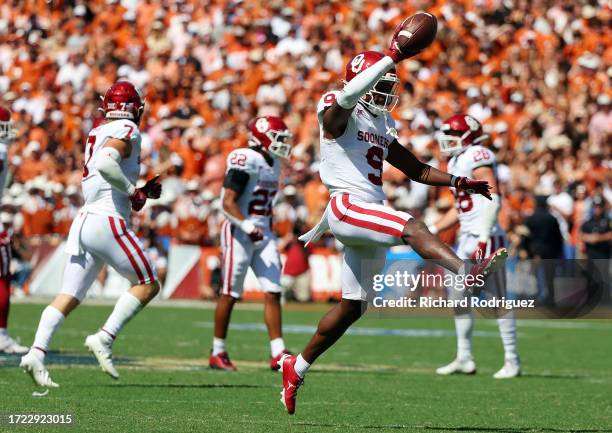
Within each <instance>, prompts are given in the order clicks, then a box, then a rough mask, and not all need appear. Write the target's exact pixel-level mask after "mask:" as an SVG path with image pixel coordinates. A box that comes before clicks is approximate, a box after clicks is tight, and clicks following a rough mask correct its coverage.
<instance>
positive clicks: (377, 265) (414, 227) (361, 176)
mask: <svg viewBox="0 0 612 433" xmlns="http://www.w3.org/2000/svg"><path fill="white" fill-rule="evenodd" d="M427 15H428V14H427ZM429 17H431V16H430V15H429ZM402 33H406V32H402V31H401V25H400V27H398V29H397V30H396V32H395V35H394V36H393V40H392V41H391V46H390V48H389V51H388V52H387V55H385V54H383V53H380V52H376V51H366V52H362V53H359V54H357V55H356V56H354V57H353V58H352V59H351V60H350V61H349V63H348V64H347V65H346V74H345V83H344V87H343V89H342V90H340V91H332V92H328V93H326V94H324V95H323V96H322V97H321V100H320V101H319V104H318V107H317V114H318V120H319V125H320V141H321V166H320V174H321V180H322V181H323V183H324V184H325V186H326V187H327V188H328V190H329V191H330V194H331V199H330V202H329V204H328V205H327V208H326V210H325V213H324V215H323V218H322V219H321V221H320V222H319V224H318V225H317V226H315V227H314V228H313V229H312V230H311V231H309V232H308V233H306V234H305V235H303V236H302V237H301V238H300V239H302V240H304V241H307V242H311V241H314V240H316V239H318V238H319V237H320V236H321V235H322V233H324V232H325V231H327V230H331V232H332V233H333V235H334V236H335V237H336V239H337V240H339V241H340V242H341V243H342V244H344V256H343V263H342V274H341V284H342V299H341V301H340V303H338V304H337V305H336V306H334V307H333V308H332V309H331V310H330V311H329V312H328V313H327V314H326V315H325V316H324V317H323V319H321V321H320V322H319V325H318V328H317V331H316V332H315V334H314V335H313V337H312V338H311V340H310V342H309V343H308V344H307V345H306V347H305V348H304V350H303V351H302V353H300V354H299V355H298V356H291V355H285V356H283V358H282V359H281V369H282V372H283V390H282V392H281V401H282V403H283V404H284V405H285V407H286V409H287V411H288V412H289V413H290V414H292V413H294V411H295V404H296V396H297V391H298V388H299V387H300V385H301V384H302V380H303V377H304V374H305V373H306V371H307V370H308V368H309V367H310V365H311V364H312V363H313V362H314V361H315V360H316V359H317V358H318V357H319V356H320V355H321V354H322V353H324V352H325V351H326V350H327V349H328V348H329V347H331V346H332V345H333V344H334V343H335V342H336V341H337V340H338V339H339V338H340V337H341V336H342V335H343V334H344V332H345V331H346V330H347V328H348V327H349V326H350V325H351V324H352V323H353V322H355V321H356V320H357V319H358V318H359V317H361V315H362V314H363V313H364V312H365V309H366V299H367V296H368V292H370V291H371V287H372V278H373V275H374V274H377V273H380V272H382V269H383V265H384V258H385V254H386V250H387V248H388V247H390V246H393V245H402V244H409V245H411V246H412V247H413V248H414V249H415V251H417V252H418V253H419V254H420V255H421V256H422V257H424V258H427V259H436V260H438V261H439V262H440V263H442V264H443V265H444V266H445V267H447V268H448V269H449V270H450V271H452V272H454V273H464V272H469V273H471V274H483V275H484V276H486V275H487V274H489V273H490V272H491V270H492V269H493V268H494V267H497V266H499V265H500V264H501V263H503V261H504V259H505V256H506V255H507V253H506V251H505V249H499V250H497V251H494V252H493V253H492V254H491V255H490V256H489V257H487V258H485V259H484V260H482V261H481V262H480V263H479V264H478V265H475V266H466V264H465V263H464V261H463V260H462V259H460V258H459V257H457V255H456V254H455V253H454V252H453V251H452V250H451V249H450V248H449V247H448V246H446V245H445V244H444V243H442V242H441V241H439V240H438V238H437V237H436V236H434V235H432V234H431V233H430V232H429V230H428V229H427V227H426V226H425V225H424V224H423V223H422V222H420V221H417V220H415V219H413V218H412V216H411V215H410V214H408V213H406V212H402V211H399V210H396V209H393V208H391V207H389V206H387V205H385V203H384V201H385V194H384V192H383V185H382V184H383V183H382V169H383V162H384V161H387V162H388V163H389V164H391V165H393V166H394V167H397V168H398V169H399V170H401V171H402V172H403V173H404V174H405V175H406V176H407V177H409V178H410V179H412V180H413V181H416V182H421V183H426V184H429V185H437V186H449V187H451V186H452V187H455V188H456V189H458V190H462V191H466V192H469V193H473V194H482V195H483V196H485V197H488V198H490V195H489V185H488V183H487V182H486V181H475V180H471V179H468V178H467V177H455V176H451V175H450V174H448V173H444V172H441V171H439V170H437V169H435V168H433V167H431V166H429V165H427V164H424V163H422V162H421V161H419V160H418V159H417V158H416V157H415V156H414V155H413V154H412V153H411V152H410V151H409V150H407V149H406V148H405V147H404V146H402V145H401V144H400V143H399V142H398V140H397V133H396V131H395V129H394V121H393V119H392V118H391V115H390V114H389V111H391V110H392V109H393V108H394V106H395V105H396V103H397V99H398V95H397V93H396V92H397V89H398V87H399V79H398V78H397V74H396V71H395V65H396V63H398V62H400V61H402V60H404V59H407V58H408V57H411V56H413V55H415V54H417V53H418V52H408V53H405V52H402V51H401V49H400V48H398V47H399V46H400V45H401V44H398V43H397V42H398V37H400V36H401V34H402ZM466 268H468V269H466ZM475 276H476V275H475Z"/></svg>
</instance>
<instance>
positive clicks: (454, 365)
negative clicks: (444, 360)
mask: <svg viewBox="0 0 612 433" xmlns="http://www.w3.org/2000/svg"><path fill="white" fill-rule="evenodd" d="M436 374H439V375H441V376H449V375H451V374H476V363H475V362H474V360H472V359H465V360H461V359H455V360H454V361H453V362H451V363H450V364H448V365H445V366H444V367H440V368H438V369H436Z"/></svg>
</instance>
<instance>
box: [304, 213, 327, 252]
mask: <svg viewBox="0 0 612 433" xmlns="http://www.w3.org/2000/svg"><path fill="white" fill-rule="evenodd" d="M328 208H329V206H328V207H326V208H325V212H323V216H322V217H321V220H320V221H319V222H318V223H317V225H316V226H314V227H313V228H312V229H310V230H309V231H307V232H306V233H304V234H303V235H302V236H300V237H299V238H298V239H299V240H300V241H302V242H306V245H308V244H309V243H311V242H316V241H318V240H319V238H321V236H323V234H324V233H325V232H326V231H327V230H329V223H328V222H327V209H328Z"/></svg>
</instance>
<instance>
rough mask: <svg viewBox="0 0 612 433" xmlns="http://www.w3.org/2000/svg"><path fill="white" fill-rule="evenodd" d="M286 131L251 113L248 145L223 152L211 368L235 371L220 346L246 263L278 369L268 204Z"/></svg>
mask: <svg viewBox="0 0 612 433" xmlns="http://www.w3.org/2000/svg"><path fill="white" fill-rule="evenodd" d="M290 140H291V133H290V132H289V130H288V128H287V125H285V122H284V121H283V120H282V119H281V118H279V117H276V116H262V117H256V118H255V119H253V120H252V121H251V122H249V148H246V149H236V150H234V151H232V152H231V153H230V154H229V155H228V157H227V172H226V174H225V181H224V183H223V187H224V188H223V192H222V197H223V199H222V202H223V212H224V214H225V216H226V217H227V221H225V222H224V223H223V226H222V228H221V248H222V252H223V268H222V274H223V286H222V288H221V294H220V297H219V301H218V302H217V308H216V310H215V335H214V337H213V347H212V351H211V355H210V359H209V365H210V367H211V368H217V369H222V370H235V369H236V367H235V366H234V364H233V363H232V362H231V361H230V358H229V355H228V354H227V349H226V345H225V339H226V337H227V328H228V326H229V321H230V317H231V314H232V309H233V308H234V304H235V303H236V301H237V300H239V299H240V297H241V296H242V290H243V285H244V279H245V277H246V273H247V270H248V269H249V267H250V268H251V269H252V270H253V272H254V273H255V275H256V276H257V279H258V280H259V284H260V285H261V288H262V289H263V291H264V292H265V295H264V296H265V301H264V320H265V322H266V326H267V328H268V335H269V336H270V349H271V355H272V359H271V361H270V367H271V368H272V369H273V370H278V369H279V365H278V361H279V360H280V358H281V356H282V355H284V354H288V353H289V352H287V350H286V349H285V343H284V341H283V336H282V331H281V304H280V295H281V286H280V273H281V261H280V256H279V253H278V246H277V242H276V236H275V235H274V234H273V233H272V229H271V223H272V221H271V217H272V204H273V201H274V197H275V196H276V191H277V190H278V180H279V175H280V167H281V162H280V159H285V158H287V157H288V156H289V153H290V151H291V142H290Z"/></svg>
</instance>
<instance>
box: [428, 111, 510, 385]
mask: <svg viewBox="0 0 612 433" xmlns="http://www.w3.org/2000/svg"><path fill="white" fill-rule="evenodd" d="M487 139H488V137H487V135H486V134H483V132H482V126H481V125H480V122H478V120H476V119H475V118H473V117H472V116H470V115H467V114H457V115H455V116H452V117H451V118H449V119H448V120H446V121H445V122H444V123H443V124H442V130H441V134H440V136H439V138H438V141H439V143H440V149H441V150H442V153H444V154H446V155H448V156H450V160H449V161H448V171H450V172H451V173H453V174H454V175H457V176H470V177H474V178H476V179H482V180H486V181H487V182H489V184H491V185H492V189H491V196H492V198H493V200H485V199H484V198H483V197H479V196H475V197H472V196H471V195H468V194H465V192H463V191H460V190H456V189H454V190H453V192H454V194H455V208H453V209H451V210H449V211H448V212H447V213H446V214H445V215H444V216H442V218H441V219H440V220H439V221H437V222H436V223H435V224H434V225H432V226H431V227H430V231H431V232H432V233H437V232H438V231H440V230H444V229H446V228H448V227H451V226H453V225H454V224H456V223H457V222H459V242H458V243H457V254H458V255H459V257H461V258H463V259H470V258H471V259H475V260H479V259H480V258H482V257H483V256H484V255H486V254H487V252H489V253H490V252H492V251H495V250H496V249H497V248H499V247H503V246H505V245H506V244H507V239H506V233H505V232H504V230H503V229H502V228H501V227H500V225H499V224H498V223H497V213H498V211H499V207H500V197H499V191H498V185H497V166H496V163H495V154H494V153H493V152H491V150H490V149H488V148H486V147H484V146H483V144H485V141H486V140H487ZM505 283H506V278H505V274H504V273H502V272H500V273H499V274H498V275H496V276H495V278H494V279H492V281H490V282H489V286H488V290H487V291H488V292H492V293H493V296H495V297H497V298H501V297H502V296H506V293H505V288H506V284H505ZM456 294H457V291H456V290H450V291H449V296H450V297H453V296H455V295H456ZM497 324H498V326H499V334H500V336H501V339H502V343H503V346H504V352H505V357H504V358H505V362H504V365H503V367H502V368H501V370H499V371H498V372H497V373H495V374H494V375H493V377H495V378H496V379H508V378H512V377H517V376H519V375H520V374H521V366H520V361H519V356H518V353H517V350H516V322H515V320H514V316H513V314H512V311H509V312H505V313H504V314H503V315H500V317H498V319H497ZM473 327H474V318H473V316H472V314H471V312H470V309H469V308H468V309H463V308H460V307H458V308H457V309H455V328H456V330H457V357H456V358H455V360H454V361H452V362H451V363H450V364H448V365H445V366H443V367H440V368H438V369H437V370H436V373H438V374H440V375H449V374H474V373H476V364H475V363H474V358H473V357H472V329H473Z"/></svg>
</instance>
